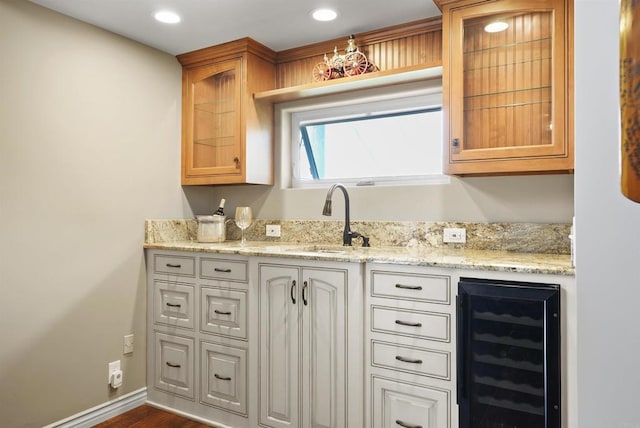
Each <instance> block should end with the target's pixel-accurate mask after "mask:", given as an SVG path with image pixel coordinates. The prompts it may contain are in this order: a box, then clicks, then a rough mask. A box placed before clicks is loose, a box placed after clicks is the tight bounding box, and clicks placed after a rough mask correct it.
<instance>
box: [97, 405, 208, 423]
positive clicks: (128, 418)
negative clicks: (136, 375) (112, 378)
mask: <svg viewBox="0 0 640 428" xmlns="http://www.w3.org/2000/svg"><path fill="white" fill-rule="evenodd" d="M131 427H134V428H147V427H148V428H205V427H209V425H205V424H201V423H200V422H196V421H192V420H191V419H187V418H185V417H182V416H179V415H176V414H173V413H169V412H166V411H164V410H160V409H157V408H155V407H152V406H148V405H146V404H144V405H142V406H140V407H136V408H135V409H132V410H129V411H128V412H126V413H123V414H121V415H119V416H116V417H115V418H111V419H109V420H107V421H104V422H102V423H101V424H98V425H96V426H95V427H94V428H131Z"/></svg>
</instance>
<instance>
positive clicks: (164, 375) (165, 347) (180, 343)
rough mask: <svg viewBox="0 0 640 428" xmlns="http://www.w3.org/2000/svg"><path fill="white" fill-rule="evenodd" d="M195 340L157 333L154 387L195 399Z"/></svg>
mask: <svg viewBox="0 0 640 428" xmlns="http://www.w3.org/2000/svg"><path fill="white" fill-rule="evenodd" d="M193 348H194V343H193V339H189V338H185V337H178V336H171V335H168V334H164V333H159V332H156V333H155V376H154V386H155V387H156V388H158V389H162V390H164V391H167V392H171V393H174V394H177V395H181V396H183V397H186V398H190V399H194V398H195V391H194V383H193V381H194V378H193V376H194V349H193Z"/></svg>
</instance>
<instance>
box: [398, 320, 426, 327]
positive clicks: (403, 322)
mask: <svg viewBox="0 0 640 428" xmlns="http://www.w3.org/2000/svg"><path fill="white" fill-rule="evenodd" d="M396 324H398V325H406V326H407V327H422V323H421V322H408V321H402V320H396Z"/></svg>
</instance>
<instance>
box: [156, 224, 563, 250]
mask: <svg viewBox="0 0 640 428" xmlns="http://www.w3.org/2000/svg"><path fill="white" fill-rule="evenodd" d="M267 224H279V225H280V227H281V237H280V238H272V237H267V236H265V227H266V225H267ZM445 227H462V228H465V229H466V234H467V242H466V243H465V244H449V243H443V242H442V234H443V232H442V230H443V229H444V228H445ZM343 228H344V223H343V222H341V221H318V220H260V219H258V220H255V221H254V222H253V224H252V225H251V226H250V227H249V229H247V230H246V231H245V234H246V239H247V240H249V241H272V242H289V243H296V244H300V243H302V244H341V243H342V230H343ZM570 229H571V225H570V224H537V223H461V222H424V221H422V222H418V221H416V222H407V221H397V222H396V221H353V222H351V230H353V231H357V232H359V233H361V234H363V235H365V236H368V237H369V238H370V243H371V246H372V247H383V246H385V247H386V246H394V247H405V246H423V247H434V248H468V249H473V250H495V251H514V252H521V253H542V254H570V253H571V243H570V241H569V237H568V236H569V233H570ZM197 230H198V225H197V222H196V220H193V219H177V220H147V221H146V222H145V242H146V243H158V242H172V241H189V240H192V241H195V240H196V236H197ZM226 235H227V241H234V240H239V239H240V229H238V228H237V227H236V226H235V225H234V224H233V222H230V223H229V224H228V225H227V233H226ZM360 244H361V241H360V240H359V239H355V240H354V245H360Z"/></svg>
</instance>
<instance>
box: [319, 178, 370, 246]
mask: <svg viewBox="0 0 640 428" xmlns="http://www.w3.org/2000/svg"><path fill="white" fill-rule="evenodd" d="M336 189H340V190H342V194H343V195H344V231H343V232H342V245H344V246H351V241H352V240H353V238H362V246H363V247H369V238H367V237H366V236H363V235H361V234H359V233H358V232H352V231H351V223H350V220H349V194H348V193H347V188H346V187H344V186H343V185H342V184H340V183H336V184H334V185H333V186H331V187H330V188H329V191H328V192H327V199H326V200H325V201H324V208H323V209H322V215H326V216H330V215H331V197H332V196H333V191H334V190H336Z"/></svg>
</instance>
